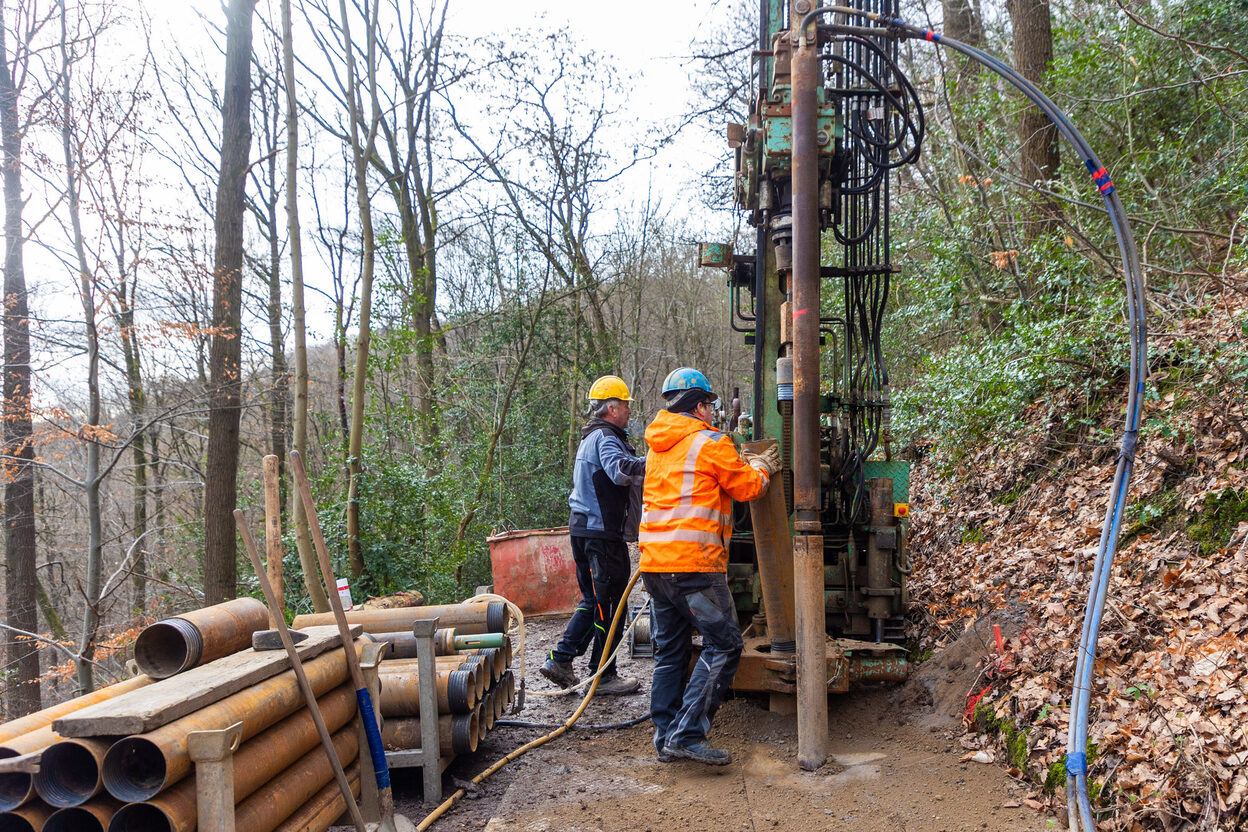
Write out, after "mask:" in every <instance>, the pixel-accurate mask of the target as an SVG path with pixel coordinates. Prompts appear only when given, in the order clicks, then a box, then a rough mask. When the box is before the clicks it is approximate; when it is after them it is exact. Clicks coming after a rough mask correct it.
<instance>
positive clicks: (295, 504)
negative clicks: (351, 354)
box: [282, 0, 329, 612]
mask: <svg viewBox="0 0 1248 832" xmlns="http://www.w3.org/2000/svg"><path fill="white" fill-rule="evenodd" d="M282 69H283V71H284V73H285V76H286V230H287V236H288V237H289V238H290V286H291V290H290V291H291V306H292V311H291V314H292V315H293V317H294V321H293V322H292V324H291V328H292V329H293V330H294V336H295V379H294V387H295V391H294V392H295V395H294V399H295V414H294V425H293V428H294V430H293V433H294V437H293V440H294V442H293V444H294V449H295V450H296V451H298V452H299V454H300V455H301V456H302V457H303V458H304V459H307V458H308V340H307V332H306V326H307V323H306V313H305V311H304V305H303V242H302V240H301V235H300V228H299V111H298V102H297V101H296V99H295V51H294V38H293V35H292V34H291V23H290V0H282ZM291 522H292V523H294V526H295V546H296V547H297V548H298V550H299V565H300V567H301V569H302V571H303V585H304V588H305V589H306V590H307V592H308V598H310V599H311V601H312V609H314V610H316V611H317V612H329V599H328V598H326V597H325V585H324V584H323V583H322V582H321V581H319V580H317V578H316V576H317V575H319V574H320V571H319V570H318V568H317V565H316V554H315V553H314V552H313V551H312V533H311V531H310V530H309V528H308V519H307V517H306V516H304V513H303V501H302V500H294V501H292V503H291Z"/></svg>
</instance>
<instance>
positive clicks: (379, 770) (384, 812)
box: [290, 451, 411, 832]
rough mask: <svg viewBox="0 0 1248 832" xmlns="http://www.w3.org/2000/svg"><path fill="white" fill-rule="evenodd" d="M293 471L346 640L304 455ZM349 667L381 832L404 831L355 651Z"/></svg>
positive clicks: (294, 454) (294, 460) (295, 457)
mask: <svg viewBox="0 0 1248 832" xmlns="http://www.w3.org/2000/svg"><path fill="white" fill-rule="evenodd" d="M290 472H291V474H292V475H293V477H294V480H295V487H296V488H297V489H298V490H299V498H300V499H301V500H302V501H303V513H304V516H305V517H306V518H307V520H308V529H309V531H311V532H312V543H313V545H314V546H315V548H316V556H317V559H318V560H319V561H320V564H321V577H322V578H323V579H324V582H325V594H326V595H328V596H329V604H330V607H332V608H333V611H334V620H335V621H337V622H338V630H339V632H341V633H342V634H343V638H344V639H346V638H347V633H348V632H349V630H350V628H349V626H348V625H347V615H346V613H345V612H343V609H342V600H341V599H340V598H339V597H338V590H337V588H336V587H335V586H334V567H333V564H331V563H330V562H329V550H328V549H326V548H325V535H324V534H322V533H321V523H320V520H319V519H318V518H317V515H316V503H314V502H313V501H312V488H311V486H309V485H308V472H307V471H306V470H305V469H304V467H303V456H302V455H301V454H300V453H299V452H298V451H291V452H290ZM347 666H348V667H349V668H350V670H351V680H352V682H353V683H354V685H355V697H356V699H357V700H359V703H360V718H361V719H363V720H364V734H365V736H367V737H368V751H369V754H370V755H371V756H372V758H373V772H374V773H375V774H376V776H377V807H378V809H379V811H380V813H381V830H382V832H391V831H392V830H396V829H398V827H396V826H395V823H396V820H397V821H398V822H400V823H402V824H403V827H404V828H411V821H409V820H407V818H403V817H402V816H400V817H399V818H397V819H396V818H395V815H394V794H393V793H392V792H391V790H390V767H389V765H387V763H386V751H385V748H384V747H383V746H382V744H381V729H380V728H378V726H377V717H376V714H375V713H374V712H373V698H372V696H370V695H369V692H368V686H367V685H366V684H365V683H364V674H363V672H361V671H360V660H359V657H358V656H356V655H355V653H353V652H352V651H350V650H348V651H347Z"/></svg>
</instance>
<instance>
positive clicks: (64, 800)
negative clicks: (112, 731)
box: [35, 739, 112, 808]
mask: <svg viewBox="0 0 1248 832" xmlns="http://www.w3.org/2000/svg"><path fill="white" fill-rule="evenodd" d="M111 745H112V741H111V740H105V739H69V740H61V741H60V742H57V743H53V744H52V745H50V746H48V748H47V750H45V751H44V752H43V756H42V757H41V758H40V760H39V773H38V774H36V775H35V791H36V792H38V793H39V796H40V797H42V798H43V800H44V802H45V803H47V804H48V805H50V806H56V807H58V808H67V807H73V806H81V805H82V804H84V803H86V802H87V801H88V800H90V799H91V798H93V797H95V796H96V795H97V794H99V792H100V789H102V788H103V781H102V778H101V776H100V772H101V769H102V768H103V765H104V755H105V754H107V753H108V749H109V746H111Z"/></svg>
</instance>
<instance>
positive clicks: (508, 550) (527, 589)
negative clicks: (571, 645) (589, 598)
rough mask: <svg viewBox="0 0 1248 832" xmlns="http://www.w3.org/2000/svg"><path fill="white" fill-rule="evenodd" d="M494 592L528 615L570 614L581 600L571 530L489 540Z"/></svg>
mask: <svg viewBox="0 0 1248 832" xmlns="http://www.w3.org/2000/svg"><path fill="white" fill-rule="evenodd" d="M488 542H489V544H490V569H491V571H492V572H493V575H494V591H495V592H496V593H498V594H499V595H502V596H503V597H504V598H508V599H510V600H511V601H512V602H513V603H514V604H515V605H516V606H518V607H519V608H520V609H521V611H522V612H524V614H525V615H541V614H543V613H550V614H554V613H569V612H572V610H574V609H576V605H577V604H578V603H579V602H580V600H581V590H580V586H579V584H577V582H576V564H575V563H574V562H573V560H572V538H571V537H569V536H568V527H567V526H562V527H560V528H557V529H530V530H528V531H515V532H504V533H503V534H496V535H494V536H493V537H491V538H489V540H488Z"/></svg>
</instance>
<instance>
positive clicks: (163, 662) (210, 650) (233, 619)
mask: <svg viewBox="0 0 1248 832" xmlns="http://www.w3.org/2000/svg"><path fill="white" fill-rule="evenodd" d="M268 626H269V612H268V609H267V608H266V607H265V606H264V604H263V603H261V602H260V601H257V600H256V599H255V598H235V599H234V600H233V601H226V602H225V603H224V604H216V605H214V606H211V607H205V608H204V609H202V610H195V611H194V612H188V613H186V614H185V615H179V616H177V617H175V618H166V619H165V620H163V621H157V622H156V623H155V624H153V625H151V626H150V627H147V628H145V629H144V630H143V632H141V633H139V637H138V639H137V640H136V641H135V643H134V661H135V663H136V664H137V665H138V666H139V669H140V670H142V671H143V672H144V673H146V674H147V675H148V676H150V677H152V678H153V679H166V678H168V677H170V676H173V675H174V674H176V673H181V672H182V671H184V670H189V669H190V668H192V667H196V666H198V665H201V664H207V663H208V662H211V661H215V660H216V659H219V658H221V657H222V656H228V655H229V654H231V653H237V652H238V651H240V650H246V649H247V648H248V647H250V646H251V634H252V633H254V632H256V631H257V630H263V629H265V628H266V627H268Z"/></svg>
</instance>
